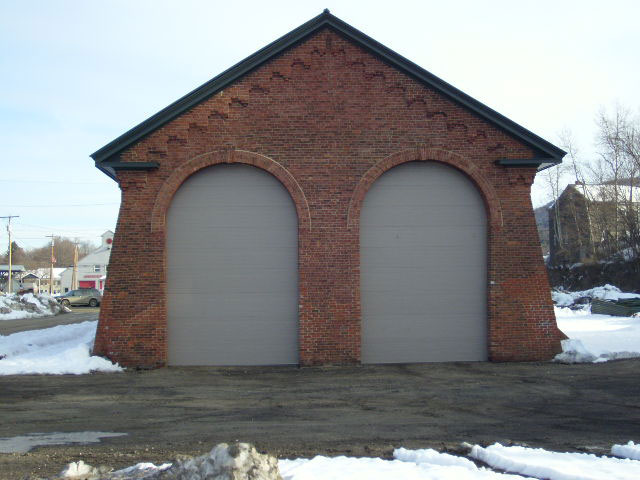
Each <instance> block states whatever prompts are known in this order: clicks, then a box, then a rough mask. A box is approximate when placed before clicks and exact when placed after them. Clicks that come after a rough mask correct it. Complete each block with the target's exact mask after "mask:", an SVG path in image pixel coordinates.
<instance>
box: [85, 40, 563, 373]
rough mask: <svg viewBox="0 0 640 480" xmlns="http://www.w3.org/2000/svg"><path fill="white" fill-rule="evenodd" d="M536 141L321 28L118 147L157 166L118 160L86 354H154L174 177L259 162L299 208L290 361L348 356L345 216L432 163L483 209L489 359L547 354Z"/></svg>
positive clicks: (354, 225) (139, 357) (356, 322)
mask: <svg viewBox="0 0 640 480" xmlns="http://www.w3.org/2000/svg"><path fill="white" fill-rule="evenodd" d="M536 155H539V152H537V151H535V150H534V149H533V148H531V147H528V146H527V145H525V144H524V143H523V142H522V141H520V140H517V139H516V138H515V137H513V136H512V135H510V134H508V133H506V132H505V131H504V130H501V129H500V128H498V127H496V126H494V125H493V124H492V123H490V122H488V121H487V120H485V119H483V118H480V117H479V116H478V115H476V114H474V113H472V112H471V111H469V110H467V109H466V108H464V107H462V106H460V105H458V104H456V103H454V102H453V101H451V100H449V99H448V98H447V97H445V96H444V95H442V94H440V93H438V92H436V91H435V90H432V89H429V88H427V87H425V86H424V85H423V84H422V83H420V82H419V81H417V80H414V79H413V78H412V77H410V76H408V75H406V74H404V73H402V72H400V71H399V70H397V69H395V68H392V67H391V66H389V65H387V64H385V63H383V62H382V61H380V60H379V59H378V58H377V57H375V56H374V55H372V54H370V53H368V52H367V51H365V50H364V49H363V48H361V47H359V46H357V45H356V44H354V43H353V42H351V41H349V40H347V39H346V38H345V37H343V36H341V35H340V34H339V33H336V32H335V31H333V30H331V29H329V28H324V29H321V30H319V31H317V32H316V33H314V34H313V35H311V36H310V37H308V38H307V39H306V40H305V41H304V42H302V43H299V44H298V45H296V46H294V47H293V48H290V49H288V50H286V51H285V52H284V53H282V54H280V55H279V56H277V57H275V58H273V59H271V60H269V61H268V62H266V63H265V64H263V65H261V66H260V67H259V68H257V69H255V70H253V71H251V72H250V73H248V74H246V75H245V76H243V77H241V78H239V79H238V80H236V81H235V82H234V83H233V84H231V85H230V86H228V87H226V88H225V89H223V90H222V91H220V92H218V93H216V94H215V95H213V96H211V97H209V98H208V99H206V100H204V101H203V102H201V103H200V104H198V105H196V106H195V107H193V108H191V109H190V110H188V111H186V112H184V113H183V114H181V115H180V116H178V117H176V118H174V119H173V120H171V121H170V122H168V123H166V124H164V125H163V126H162V127H160V128H158V129H157V130H155V131H154V132H152V133H151V134H149V135H147V136H146V137H144V138H142V139H141V140H139V141H137V142H136V143H135V144H133V145H132V146H130V147H129V148H127V149H126V150H125V151H124V152H122V154H121V161H123V162H158V163H159V168H157V169H155V170H151V171H148V172H147V171H135V170H134V171H125V170H119V171H118V172H117V177H118V182H119V184H120V186H121V189H122V206H121V210H120V215H119V218H118V223H117V228H116V233H115V238H114V247H113V251H112V254H111V264H110V266H109V277H108V280H107V286H106V291H105V295H104V300H103V305H102V309H101V314H100V323H99V328H98V334H97V338H96V343H95V348H94V350H95V352H96V353H97V354H101V355H106V356H108V357H109V358H111V359H113V360H115V361H118V362H120V363H121V364H123V365H127V366H140V367H157V366H162V365H164V364H165V363H166V358H167V356H166V349H167V334H166V261H165V254H166V253H165V235H166V232H165V215H166V212H167V209H168V207H169V205H170V203H171V199H172V197H173V195H174V193H175V192H176V191H177V189H178V188H179V187H180V185H181V184H182V182H183V181H184V180H185V179H186V178H188V176H189V175H192V174H193V173H195V172H197V171H198V170H200V169H202V168H205V167H207V166H210V165H214V164H217V163H233V162H240V163H246V164H250V165H254V166H256V167H258V168H262V169H264V170H266V171H268V172H270V173H271V174H273V175H274V176H275V177H276V178H277V179H278V180H279V181H280V182H281V183H282V184H283V185H284V186H285V188H286V189H287V190H288V191H289V193H290V194H291V197H292V199H293V201H294V203H295V206H296V209H297V213H298V228H299V232H298V233H299V236H298V239H299V241H298V246H299V293H300V301H299V304H300V307H299V322H300V323H299V332H300V336H299V347H300V362H301V364H303V365H316V364H327V363H331V364H344V363H358V362H359V361H360V331H361V330H360V321H361V319H360V288H359V285H360V278H359V272H360V265H359V261H360V256H359V214H360V208H361V205H362V201H363V200H364V197H365V195H366V192H367V190H368V189H369V187H370V186H371V185H372V184H373V182H374V181H375V180H376V178H378V177H379V176H380V175H381V174H382V173H383V172H384V171H386V170H388V169H390V168H393V167H394V166H396V165H399V164H401V163H404V162H408V161H437V162H442V163H445V164H447V165H451V166H453V167H455V168H457V169H458V170H460V171H461V172H463V173H464V174H466V175H467V176H468V177H469V178H470V179H471V180H472V181H473V182H474V184H475V185H476V186H477V188H478V190H479V191H480V193H481V195H482V197H483V199H484V202H485V205H486V210H487V215H488V235H489V239H488V240H489V242H488V245H489V247H488V278H487V282H488V312H487V317H488V326H489V328H488V331H489V338H488V339H487V341H488V344H489V354H490V359H491V360H495V361H518V360H545V359H549V358H551V357H552V355H553V354H554V353H556V352H557V351H558V350H559V340H560V339H561V338H562V334H561V332H560V331H559V330H558V329H557V327H556V323H555V317H554V314H553V306H552V303H551V298H550V293H549V282H548V279H547V274H546V271H545V268H544V265H543V263H542V254H541V250H540V243H539V239H538V233H537V230H536V224H535V220H534V216H533V209H532V206H531V201H530V186H531V181H532V179H533V177H534V176H535V170H536V169H535V167H516V168H507V167H504V166H499V165H496V164H495V161H496V160H497V159H500V158H514V159H517V158H523V159H524V158H531V157H535V156H536Z"/></svg>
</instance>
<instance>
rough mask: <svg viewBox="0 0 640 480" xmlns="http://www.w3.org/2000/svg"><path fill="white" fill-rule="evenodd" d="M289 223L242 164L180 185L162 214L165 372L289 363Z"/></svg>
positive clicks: (294, 282)
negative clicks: (164, 218) (193, 367)
mask: <svg viewBox="0 0 640 480" xmlns="http://www.w3.org/2000/svg"><path fill="white" fill-rule="evenodd" d="M297 249H298V241H297V216H296V211H295V207H294V204H293V201H292V199H291V197H290V195H289V193H288V192H287V190H286V189H285V188H284V187H283V185H282V184H281V183H280V182H279V181H278V180H277V179H276V178H275V177H273V176H272V175H270V174H269V173H267V172H265V171H263V170H261V169H259V168H256V167H251V166H248V165H218V166H213V167H209V168H206V169H204V170H201V171H200V172H198V173H196V174H194V175H193V176H191V177H190V178H188V179H187V180H186V181H185V182H184V184H183V185H182V186H181V187H180V188H179V189H178V191H177V192H176V195H175V196H174V198H173V200H172V203H171V207H170V208H169V212H168V214H167V289H168V299H167V300H168V315H167V317H168V348H169V350H168V359H169V364H171V365H278V364H295V363H298V309H297V305H298V269H297V258H298V257H297V255H298V254H297Z"/></svg>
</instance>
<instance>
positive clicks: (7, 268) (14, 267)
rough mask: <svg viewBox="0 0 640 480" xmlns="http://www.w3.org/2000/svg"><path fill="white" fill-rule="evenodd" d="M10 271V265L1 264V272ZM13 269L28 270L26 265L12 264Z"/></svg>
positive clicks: (15, 270) (13, 270)
mask: <svg viewBox="0 0 640 480" xmlns="http://www.w3.org/2000/svg"><path fill="white" fill-rule="evenodd" d="M8 271H9V265H8V264H7V265H0V272H8ZM11 271H12V272H24V271H26V270H25V268H24V265H14V264H12V265H11Z"/></svg>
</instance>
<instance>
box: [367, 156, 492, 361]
mask: <svg viewBox="0 0 640 480" xmlns="http://www.w3.org/2000/svg"><path fill="white" fill-rule="evenodd" d="M486 228H487V227H486V212H485V208H484V204H483V201H482V198H481V197H480V194H479V192H478V190H477V189H476V187H475V186H474V185H473V184H472V183H471V181H470V180H468V179H467V178H466V177H465V176H464V175H463V174H462V173H460V172H458V171H457V170H455V169H453V168H451V167H447V166H445V165H442V164H438V163H435V162H410V163H406V164H403V165H400V166H398V167H395V168H392V169H391V170H389V171H388V172H386V173H384V174H383V175H382V176H381V177H380V178H379V179H378V180H377V181H376V182H375V183H374V184H373V185H372V186H371V189H370V190H369V192H368V193H367V196H366V197H365V200H364V204H363V207H362V214H361V219H360V248H361V299H362V361H363V362H365V363H401V362H440V361H456V360H486V358H487V306H486V297H487V291H486V282H487V280H486V279H487V273H486V268H487V267H486V265H487V246H486Z"/></svg>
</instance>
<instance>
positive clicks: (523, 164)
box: [496, 157, 549, 167]
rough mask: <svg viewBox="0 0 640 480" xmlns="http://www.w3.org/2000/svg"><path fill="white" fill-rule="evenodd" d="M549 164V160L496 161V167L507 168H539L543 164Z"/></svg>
mask: <svg viewBox="0 0 640 480" xmlns="http://www.w3.org/2000/svg"><path fill="white" fill-rule="evenodd" d="M547 162H549V159H548V158H542V157H536V158H501V159H500V160H496V165H503V166H505V167H537V166H539V165H541V164H543V163H547Z"/></svg>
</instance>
